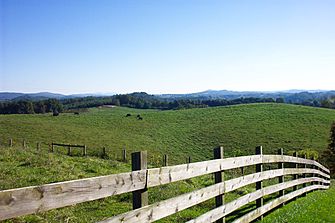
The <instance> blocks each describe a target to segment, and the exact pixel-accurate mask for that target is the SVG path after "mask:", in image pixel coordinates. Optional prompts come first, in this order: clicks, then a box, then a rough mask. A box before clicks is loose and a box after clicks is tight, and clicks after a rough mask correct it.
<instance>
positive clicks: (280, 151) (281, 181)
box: [278, 148, 285, 207]
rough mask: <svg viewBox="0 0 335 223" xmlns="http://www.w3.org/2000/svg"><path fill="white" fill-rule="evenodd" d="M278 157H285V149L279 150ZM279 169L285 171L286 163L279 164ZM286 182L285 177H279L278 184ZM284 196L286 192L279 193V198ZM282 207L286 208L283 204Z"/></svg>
mask: <svg viewBox="0 0 335 223" xmlns="http://www.w3.org/2000/svg"><path fill="white" fill-rule="evenodd" d="M278 155H281V156H283V155H284V149H283V148H280V149H278ZM278 169H283V170H284V163H283V162H280V163H278ZM284 181H285V179H284V175H283V176H279V177H278V182H279V183H284ZM284 194H285V191H284V190H280V191H279V197H281V196H284ZM280 206H281V207H282V206H284V203H283V204H281V205H280Z"/></svg>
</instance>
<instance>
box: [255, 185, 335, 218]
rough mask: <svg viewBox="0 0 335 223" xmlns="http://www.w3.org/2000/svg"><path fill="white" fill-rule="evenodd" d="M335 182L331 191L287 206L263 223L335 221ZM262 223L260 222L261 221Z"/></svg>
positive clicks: (270, 215)
mask: <svg viewBox="0 0 335 223" xmlns="http://www.w3.org/2000/svg"><path fill="white" fill-rule="evenodd" d="M334 184H335V181H332V182H331V184H330V185H331V186H330V189H328V190H321V191H315V192H313V193H309V194H307V196H306V197H301V198H298V199H297V200H295V201H293V202H290V203H288V204H286V205H285V206H284V207H282V208H279V209H277V210H275V211H273V212H272V213H270V214H269V215H267V216H266V217H264V219H263V221H262V222H263V223H284V222H295V223H323V222H334V221H335V212H334V210H335V185H334ZM259 222H260V221H259Z"/></svg>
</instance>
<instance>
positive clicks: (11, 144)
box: [9, 138, 13, 147]
mask: <svg viewBox="0 0 335 223" xmlns="http://www.w3.org/2000/svg"><path fill="white" fill-rule="evenodd" d="M9 147H13V139H12V138H10V139H9Z"/></svg>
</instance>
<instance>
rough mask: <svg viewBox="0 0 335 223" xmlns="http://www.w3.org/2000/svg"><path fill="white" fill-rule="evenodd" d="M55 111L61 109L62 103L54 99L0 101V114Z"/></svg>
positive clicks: (60, 110)
mask: <svg viewBox="0 0 335 223" xmlns="http://www.w3.org/2000/svg"><path fill="white" fill-rule="evenodd" d="M55 111H57V112H62V111H63V105H62V104H61V103H60V101H58V100H56V99H48V100H43V101H29V100H28V101H12V102H0V114H34V113H39V114H44V113H46V112H55Z"/></svg>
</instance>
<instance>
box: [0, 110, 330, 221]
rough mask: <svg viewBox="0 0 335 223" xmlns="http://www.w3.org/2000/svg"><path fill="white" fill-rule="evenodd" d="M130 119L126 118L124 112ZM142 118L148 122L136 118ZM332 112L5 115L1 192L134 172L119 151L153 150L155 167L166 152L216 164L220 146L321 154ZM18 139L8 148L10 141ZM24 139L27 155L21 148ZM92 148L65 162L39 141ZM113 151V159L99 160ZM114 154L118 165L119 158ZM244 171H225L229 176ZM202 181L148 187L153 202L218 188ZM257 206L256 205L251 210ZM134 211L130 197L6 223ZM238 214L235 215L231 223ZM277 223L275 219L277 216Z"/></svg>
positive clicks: (230, 152) (187, 215)
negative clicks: (103, 151) (215, 153)
mask: <svg viewBox="0 0 335 223" xmlns="http://www.w3.org/2000/svg"><path fill="white" fill-rule="evenodd" d="M128 113H130V114H132V116H130V117H126V114H128ZM137 114H140V115H141V116H142V117H143V120H137V119H136V115H137ZM334 120H335V110H328V109H320V108H312V107H302V106H294V105H285V104H253V105H238V106H231V107H217V108H206V109H189V110H177V111H156V110H136V109H129V108H121V107H118V108H95V109H90V110H89V112H86V113H81V114H80V115H74V114H70V113H67V114H66V113H65V114H61V115H60V116H58V117H53V116H52V115H50V114H45V115H1V116H0V126H1V128H0V137H1V143H2V144H3V145H2V146H0V163H1V165H0V190H3V189H10V188H16V187H24V186H32V185H39V184H44V183H52V182H59V181H65V180H71V179H79V178H85V177H92V176H100V175H106V174H111V173H117V172H126V171H130V169H131V167H130V164H129V163H123V162H119V161H118V160H119V158H120V154H121V149H122V148H123V147H124V146H125V147H126V148H127V151H128V152H129V153H130V152H131V151H135V150H148V151H149V152H148V154H149V155H150V159H149V161H150V166H160V165H161V155H162V154H169V158H170V161H171V163H184V162H185V159H186V157H187V156H189V155H190V156H192V161H197V160H208V159H210V158H212V149H213V148H214V147H215V146H217V145H219V144H221V145H223V146H224V147H225V149H226V153H227V154H226V155H227V156H234V155H241V154H251V153H253V152H254V147H255V146H256V145H263V146H264V152H265V153H271V152H274V151H275V150H276V149H277V148H278V147H284V148H285V149H286V151H289V150H292V149H298V148H305V149H306V148H309V149H315V150H318V151H321V150H323V149H324V148H326V146H327V139H328V134H329V128H330V125H331V123H332V121H334ZM9 138H13V139H14V147H13V148H9V147H7V146H6V145H8V139H9ZM23 139H26V140H27V142H28V146H29V148H28V149H22V146H21V142H22V140H23ZM52 141H55V142H68V143H78V144H87V146H88V155H89V156H88V157H79V156H72V157H70V156H67V155H65V154H66V150H65V149H64V148H63V149H62V150H58V149H57V150H58V151H57V152H56V153H49V152H48V147H47V145H45V144H42V150H41V151H37V150H36V142H45V143H50V142H52ZM103 146H106V147H107V148H108V155H109V158H107V159H101V158H99V157H97V156H96V155H98V153H99V151H100V149H101V148H102V147H103ZM116 155H117V158H118V159H115V156H116ZM237 173H238V174H240V173H239V172H228V173H227V174H226V177H229V176H230V175H231V174H237ZM213 183H214V182H213V179H212V178H211V176H204V177H200V178H196V179H192V180H187V181H183V182H177V183H173V184H169V185H164V186H162V187H155V188H150V189H149V201H150V203H153V202H156V201H159V200H164V199H167V198H170V197H174V196H176V195H177V193H178V194H181V193H185V192H188V191H192V190H194V189H196V188H200V187H205V186H208V185H211V184H213ZM253 190H254V186H253V185H252V186H250V187H246V188H242V189H240V190H237V191H234V192H232V193H228V194H227V195H226V201H230V200H233V199H234V198H236V197H237V196H240V195H242V194H246V193H249V192H251V191H253ZM213 204H214V200H213V199H211V200H209V201H208V202H205V203H203V204H200V205H197V206H195V207H193V208H190V209H187V210H185V211H182V212H180V213H178V214H175V215H173V216H171V217H168V218H165V219H163V220H161V221H159V222H185V221H187V220H189V219H191V218H193V217H195V216H198V215H200V214H201V213H204V212H206V211H208V210H209V209H211V208H212V207H213ZM250 207H252V205H251V206H250V205H249V206H248V207H247V208H250ZM127 210H131V196H130V193H128V194H124V195H120V196H115V197H111V198H105V199H100V200H97V201H92V202H85V203H82V204H78V205H75V206H71V207H65V208H61V209H56V210H51V211H48V212H44V213H39V214H37V215H28V216H26V217H21V218H17V219H15V220H9V221H7V222H95V221H98V220H101V219H103V218H106V217H110V216H113V215H116V214H119V213H122V212H125V211H127ZM237 216H238V215H234V214H233V215H231V216H230V217H228V218H227V219H228V220H231V219H234V218H236V217H237ZM275 218H276V216H275Z"/></svg>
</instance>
